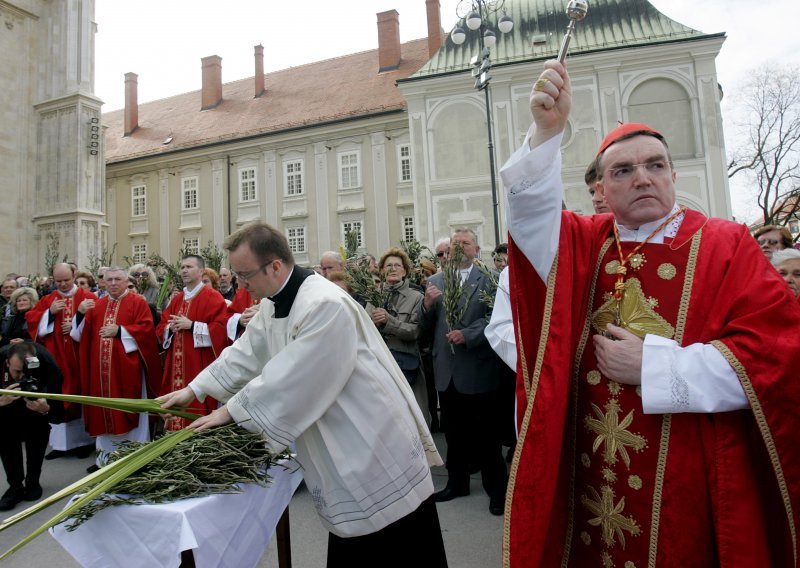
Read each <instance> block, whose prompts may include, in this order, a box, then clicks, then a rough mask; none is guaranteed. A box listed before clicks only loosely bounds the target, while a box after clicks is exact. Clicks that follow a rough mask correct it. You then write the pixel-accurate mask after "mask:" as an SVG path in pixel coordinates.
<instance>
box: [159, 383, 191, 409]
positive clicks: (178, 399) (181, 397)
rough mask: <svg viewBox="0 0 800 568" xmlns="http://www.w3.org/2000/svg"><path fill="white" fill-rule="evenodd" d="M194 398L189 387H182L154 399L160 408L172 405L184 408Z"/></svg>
mask: <svg viewBox="0 0 800 568" xmlns="http://www.w3.org/2000/svg"><path fill="white" fill-rule="evenodd" d="M194 400H195V396H194V391H193V390H192V389H191V388H190V387H183V388H182V389H180V390H176V391H172V392H170V393H167V394H165V395H163V396H159V397H158V398H157V399H156V401H158V402H159V403H160V404H161V408H172V407H173V406H180V407H184V408H185V407H187V406H189V405H190V404H192V403H193V402H194Z"/></svg>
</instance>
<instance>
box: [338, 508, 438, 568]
mask: <svg viewBox="0 0 800 568" xmlns="http://www.w3.org/2000/svg"><path fill="white" fill-rule="evenodd" d="M376 566H380V567H381V568H409V567H414V566H426V567H429V568H447V557H446V556H445V553H444V542H443V541H442V529H441V527H440V526H439V515H438V513H437V512H436V503H435V502H434V501H433V495H431V496H430V497H428V498H427V499H425V501H423V502H422V504H421V505H420V506H419V507H418V508H417V510H416V511H414V512H413V513H411V514H409V515H406V516H405V517H403V518H402V519H399V520H397V521H395V522H393V523H392V524H390V525H389V526H386V527H384V528H382V529H381V530H379V531H378V532H375V533H372V534H367V535H364V536H354V537H350V538H342V537H340V536H336V535H334V534H332V533H330V534H329V535H328V568H374V567H376Z"/></svg>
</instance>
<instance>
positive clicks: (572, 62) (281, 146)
mask: <svg viewBox="0 0 800 568" xmlns="http://www.w3.org/2000/svg"><path fill="white" fill-rule="evenodd" d="M561 4H562V3H561V2H554V1H553V0H509V1H507V2H505V8H506V10H507V12H508V13H509V15H511V17H512V18H513V20H514V28H513V30H512V31H511V33H509V34H507V35H501V34H500V33H499V32H497V34H498V39H497V43H496V45H495V46H494V47H493V48H492V51H491V59H492V62H493V64H494V66H493V68H492V69H491V74H492V76H493V78H492V79H491V97H490V105H489V108H490V113H491V121H492V132H493V138H494V154H495V155H494V157H495V162H496V164H497V167H498V168H499V166H500V165H502V163H503V162H504V161H505V160H506V159H507V158H508V157H509V156H510V155H511V153H512V152H513V151H514V150H515V149H516V148H517V147H518V146H519V145H520V144H521V142H522V141H523V139H524V137H525V133H526V131H527V129H528V127H529V125H530V121H531V119H530V111H529V109H528V97H529V92H530V88H531V84H532V82H533V80H534V79H535V77H536V76H537V75H538V73H539V71H540V69H541V64H542V62H543V61H545V60H546V59H549V58H552V57H553V56H554V55H555V54H556V53H557V51H558V47H559V44H560V42H561V38H562V36H563V31H564V29H565V28H566V26H567V23H568V19H567V17H566V15H565V13H564V6H565V5H566V2H564V3H563V4H564V6H562V5H561ZM425 8H426V14H427V21H428V37H427V38H424V39H420V40H416V41H412V42H408V43H404V44H402V45H401V44H400V41H399V16H398V14H397V12H396V11H394V10H391V11H388V12H383V13H380V14H378V15H377V19H378V46H379V47H378V49H377V50H371V51H366V52H362V53H356V54H352V55H348V56H344V57H339V58H336V59H330V60H326V61H321V62H316V63H310V64H308V65H303V66H299V67H294V68H291V69H286V70H283V71H277V72H272V73H269V74H265V73H264V71H263V57H264V52H263V48H262V47H261V46H256V48H255V53H254V68H255V76H254V77H253V78H249V79H244V80H241V81H234V82H231V83H226V84H224V85H223V84H222V82H221V65H222V62H221V59H220V58H219V57H217V56H210V57H205V58H203V59H202V88H201V89H200V90H199V91H194V92H190V93H186V94H182V95H177V96H174V97H169V98H166V99H162V100H159V101H154V102H151V103H146V104H142V105H139V104H138V103H137V93H136V81H137V76H136V75H135V74H133V73H129V74H128V75H126V108H125V109H123V110H120V111H116V112H111V113H107V114H105V115H104V116H103V124H104V125H105V126H106V127H107V129H106V131H105V159H106V168H107V169H106V199H107V210H106V215H107V221H108V224H109V235H108V243H109V245H112V244H113V243H118V245H119V249H118V251H119V254H120V255H125V256H129V257H130V258H131V260H136V261H138V260H142V259H144V258H146V257H147V256H148V255H150V254H152V253H159V254H161V255H162V256H164V257H165V258H167V259H168V260H175V258H176V257H177V254H178V251H179V250H180V249H182V248H184V247H187V248H189V249H190V250H199V249H200V248H202V247H203V246H204V245H206V244H207V243H208V242H213V243H216V244H219V243H221V242H222V240H223V239H224V237H225V236H226V235H227V234H229V233H230V232H232V231H233V230H235V229H236V228H237V227H239V226H241V225H242V224H244V223H246V222H248V221H251V220H254V219H261V220H264V221H266V222H268V223H270V224H273V225H275V226H277V227H279V228H280V229H281V230H283V231H284V232H285V233H286V235H287V237H288V239H289V243H290V246H291V247H292V249H293V250H294V252H295V255H296V257H297V261H298V262H299V263H301V264H315V263H316V262H317V261H318V259H319V256H320V254H321V253H322V252H323V251H325V250H329V249H336V248H337V247H338V246H339V244H341V243H343V242H344V234H345V232H346V231H349V230H353V231H356V232H357V234H358V235H359V242H360V244H361V248H362V250H364V251H369V252H372V253H373V254H380V253H381V252H383V251H384V250H386V249H387V248H388V247H389V246H393V245H396V244H397V243H398V242H399V241H400V240H408V239H411V238H416V239H418V240H419V241H421V242H422V243H425V244H429V245H432V244H433V243H434V242H435V241H436V240H437V239H438V238H439V237H442V236H446V235H449V234H450V233H451V231H452V229H453V228H454V227H457V226H469V227H471V228H473V229H474V230H475V231H476V232H477V234H478V236H479V241H480V244H481V245H482V247H483V252H484V254H486V253H488V252H489V251H491V249H492V248H493V247H494V245H495V243H494V222H493V199H492V195H491V190H490V175H489V172H490V168H489V154H488V149H487V142H488V136H487V124H486V106H485V101H484V93H483V92H477V91H475V90H474V89H473V88H472V85H473V79H472V78H471V76H470V70H471V68H472V66H471V64H470V59H471V58H472V57H473V56H474V55H476V54H477V53H478V51H479V48H478V40H477V35H476V34H477V32H468V33H467V41H466V42H465V43H464V44H462V45H455V44H454V43H453V41H452V39H451V38H450V37H449V36H445V35H444V34H443V32H442V30H441V21H440V13H439V12H440V7H439V2H438V0H425ZM421 13H422V0H420V14H421ZM495 17H496V16H492V18H495ZM492 18H490V19H492ZM452 20H455V17H453V18H452ZM448 21H451V19H450V18H448ZM489 26H490V27H494V29H496V26H495V23H494V21H490V22H489ZM723 41H724V34H705V33H702V32H700V31H697V30H693V29H690V28H688V27H686V26H683V25H682V24H680V23H678V22H675V21H673V20H670V19H669V18H667V17H666V16H664V15H663V14H661V13H659V12H658V11H657V10H656V9H655V8H654V7H653V6H652V5H651V4H650V3H649V2H647V1H646V0H595V1H593V2H591V5H590V12H589V14H588V16H587V18H586V19H585V20H583V21H581V22H579V23H578V27H577V34H576V36H575V38H574V39H573V42H572V45H571V50H570V57H569V60H568V64H569V67H570V73H571V77H572V85H573V91H574V93H573V111H572V116H571V118H570V122H569V127H568V131H567V133H566V134H565V137H564V141H563V147H562V151H563V156H564V166H565V170H564V184H565V189H566V205H567V206H568V207H569V208H571V209H574V210H576V211H580V212H583V213H590V212H591V211H592V209H591V205H590V201H589V198H588V195H587V193H586V188H585V186H584V185H583V173H584V169H585V167H586V165H587V164H588V162H589V161H590V160H591V159H592V158H593V157H594V152H595V151H596V148H597V146H598V145H599V142H600V140H601V139H602V138H603V136H604V135H605V134H606V133H607V132H608V131H609V130H611V129H613V128H614V127H615V126H616V124H617V122H618V121H624V122H647V123H649V124H651V125H653V126H654V127H656V128H658V129H660V130H661V131H662V132H663V133H664V134H665V135H666V137H667V139H668V140H669V141H670V143H671V150H672V155H673V158H674V160H675V167H676V169H677V171H678V182H677V187H678V200H679V201H680V202H682V203H685V204H687V205H689V206H691V207H694V208H696V209H699V210H701V211H703V212H704V213H706V214H709V215H713V216H719V217H728V218H729V217H730V214H731V210H730V199H729V195H728V186H727V177H726V175H725V149H724V141H723V132H722V120H721V114H720V106H719V102H720V97H721V91H720V89H719V87H718V85H717V77H716V68H715V58H716V56H717V55H718V53H719V50H720V47H721V45H722V43H723ZM497 185H498V188H497V193H498V195H499V196H500V199H499V207H500V208H501V211H500V212H499V219H500V223H501V227H500V234H501V235H505V222H504V212H503V211H502V207H503V199H502V195H503V189H502V187H501V184H500V181H499V178H498V182H497ZM501 240H504V238H503V237H502V236H501Z"/></svg>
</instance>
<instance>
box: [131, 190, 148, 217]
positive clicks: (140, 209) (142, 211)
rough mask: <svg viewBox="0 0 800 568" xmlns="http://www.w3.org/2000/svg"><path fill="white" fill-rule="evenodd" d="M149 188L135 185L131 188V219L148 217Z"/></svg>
mask: <svg viewBox="0 0 800 568" xmlns="http://www.w3.org/2000/svg"><path fill="white" fill-rule="evenodd" d="M146 191H147V187H145V186H143V185H134V186H133V187H132V188H131V217H143V216H145V215H147V195H146Z"/></svg>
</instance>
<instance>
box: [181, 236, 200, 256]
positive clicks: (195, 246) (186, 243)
mask: <svg viewBox="0 0 800 568" xmlns="http://www.w3.org/2000/svg"><path fill="white" fill-rule="evenodd" d="M183 250H184V251H185V252H186V254H200V239H199V237H194V238H189V239H183Z"/></svg>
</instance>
